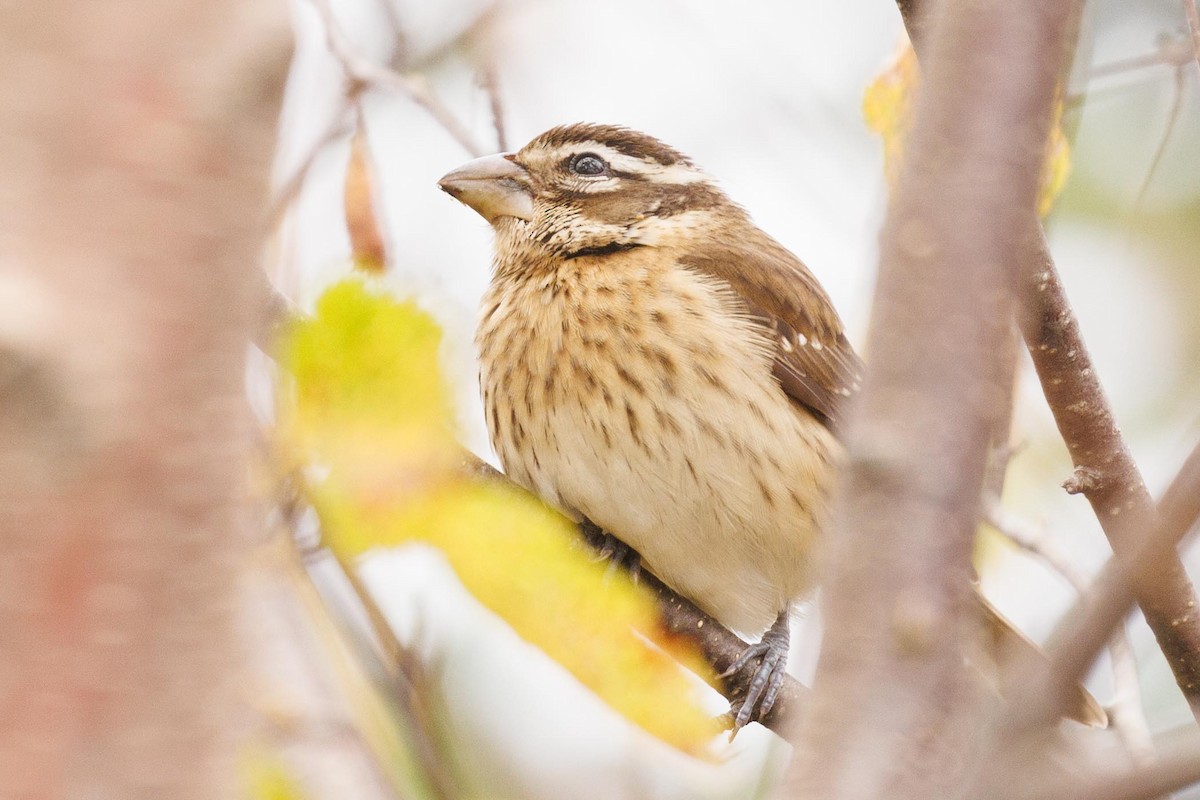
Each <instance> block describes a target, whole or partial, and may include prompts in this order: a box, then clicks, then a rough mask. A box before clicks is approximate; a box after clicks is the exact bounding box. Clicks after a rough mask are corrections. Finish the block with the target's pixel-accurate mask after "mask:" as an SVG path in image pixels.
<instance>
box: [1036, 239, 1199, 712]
mask: <svg viewBox="0 0 1200 800" xmlns="http://www.w3.org/2000/svg"><path fill="white" fill-rule="evenodd" d="M1031 262H1032V264H1033V265H1034V266H1035V267H1036V268H1035V269H1033V270H1031V276H1030V282H1031V283H1032V284H1033V286H1032V287H1031V288H1032V291H1030V292H1028V293H1027V295H1026V300H1027V303H1028V306H1029V312H1028V313H1027V314H1026V315H1025V319H1024V320H1023V321H1024V326H1023V327H1024V332H1025V342H1026V344H1027V345H1028V348H1029V353H1030V355H1031V356H1032V358H1033V363H1034V367H1035V369H1036V370H1037V373H1038V377H1039V378H1040V379H1041V383H1042V391H1043V392H1044V393H1045V396H1046V401H1047V403H1048V404H1049V406H1050V410H1051V412H1052V413H1053V415H1054V420H1055V422H1056V423H1057V425H1058V429H1059V432H1060V433H1061V434H1062V437H1063V441H1064V442H1065V443H1066V445H1067V449H1068V451H1069V452H1070V454H1071V458H1072V461H1073V462H1074V463H1075V471H1074V473H1073V474H1072V476H1071V477H1070V478H1069V479H1068V480H1067V482H1066V483H1064V488H1066V490H1067V491H1068V492H1070V493H1072V494H1075V493H1080V494H1083V495H1084V496H1085V497H1086V498H1087V499H1088V502H1089V503H1090V504H1091V506H1092V508H1093V510H1094V511H1095V513H1096V517H1097V519H1098V520H1099V522H1100V526H1101V528H1103V530H1104V532H1105V534H1106V535H1107V536H1108V540H1109V542H1110V543H1111V544H1112V548H1113V552H1114V553H1116V555H1117V557H1118V558H1128V557H1131V556H1132V554H1134V553H1136V552H1138V551H1139V547H1141V545H1140V543H1141V542H1142V541H1143V540H1144V539H1145V538H1146V536H1147V535H1148V534H1150V533H1151V531H1153V530H1155V528H1156V527H1157V528H1161V525H1158V524H1157V523H1156V521H1155V516H1156V515H1155V508H1154V503H1153V501H1152V499H1151V497H1150V493H1149V492H1148V491H1147V489H1146V485H1145V482H1144V481H1143V480H1142V475H1141V472H1140V471H1139V470H1138V467H1137V464H1136V463H1134V460H1133V456H1132V455H1131V454H1130V452H1129V448H1128V446H1127V445H1126V444H1125V440H1124V439H1123V438H1122V436H1121V433H1120V429H1119V428H1118V427H1117V424H1116V422H1115V418H1114V415H1113V412H1112V408H1111V406H1110V405H1109V402H1108V398H1107V396H1106V395H1105V393H1104V389H1103V387H1102V386H1101V385H1100V380H1099V378H1098V376H1097V374H1096V370H1095V367H1094V366H1093V364H1092V361H1091V357H1090V356H1089V354H1088V350H1087V346H1086V345H1085V344H1084V341H1083V337H1082V335H1081V334H1080V331H1079V324H1078V322H1077V320H1076V318H1075V314H1074V311H1073V310H1072V309H1071V306H1070V303H1069V302H1068V300H1067V296H1066V292H1065V290H1064V289H1063V286H1062V281H1061V280H1060V279H1059V277H1058V273H1057V271H1056V270H1055V268H1054V264H1053V261H1052V260H1051V257H1050V254H1049V251H1048V250H1047V249H1046V245H1045V239H1044V237H1042V238H1040V239H1039V247H1038V248H1037V250H1036V251H1034V252H1033V253H1031ZM1183 532H1184V531H1178V534H1179V535H1182V534H1183ZM1154 538H1155V537H1154V536H1151V539H1154ZM1143 549H1144V548H1143ZM1159 555H1160V556H1161V558H1160V559H1159V560H1158V561H1157V563H1158V566H1159V569H1160V571H1159V572H1157V573H1155V574H1153V575H1148V574H1147V575H1143V573H1142V571H1141V570H1140V569H1131V570H1129V571H1128V574H1129V575H1132V576H1134V577H1135V578H1136V579H1137V581H1138V583H1137V584H1136V585H1135V589H1136V592H1137V598H1138V605H1139V606H1141V609H1142V613H1143V615H1144V616H1145V618H1146V622H1147V624H1148V625H1149V626H1150V628H1151V630H1152V631H1154V636H1155V638H1156V639H1157V640H1158V644H1159V647H1160V648H1162V651H1163V654H1164V655H1165V656H1166V657H1167V662H1168V663H1169V664H1170V665H1171V669H1172V671H1173V672H1174V674H1175V680H1176V683H1178V685H1179V687H1180V690H1181V691H1182V692H1183V694H1184V696H1185V697H1186V698H1187V700H1188V703H1189V705H1190V706H1191V707H1192V712H1193V714H1195V715H1200V615H1197V614H1196V613H1195V609H1196V607H1197V602H1198V601H1197V598H1196V592H1195V589H1194V588H1193V587H1192V583H1191V581H1190V580H1189V578H1188V575H1187V572H1186V571H1185V570H1184V567H1183V563H1182V562H1181V561H1180V559H1179V556H1178V555H1177V554H1175V553H1174V552H1173V551H1170V552H1164V553H1161V554H1159ZM1121 616H1122V615H1121V614H1117V615H1116V616H1115V617H1112V619H1111V623H1112V624H1115V623H1116V622H1117V620H1119V619H1120V617H1121ZM1092 652H1093V655H1094V653H1095V651H1094V650H1093V651H1092ZM1088 663H1090V661H1089V662H1088ZM1084 667H1086V664H1085V665H1084ZM1081 671H1082V669H1080V670H1077V671H1076V672H1075V673H1074V674H1073V677H1074V676H1077V675H1078V674H1079V673H1080V672H1081Z"/></svg>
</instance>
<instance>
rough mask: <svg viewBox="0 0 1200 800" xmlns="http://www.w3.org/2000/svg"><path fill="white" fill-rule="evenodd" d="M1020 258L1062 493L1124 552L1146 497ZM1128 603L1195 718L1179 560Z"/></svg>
mask: <svg viewBox="0 0 1200 800" xmlns="http://www.w3.org/2000/svg"><path fill="white" fill-rule="evenodd" d="M897 5H898V6H899V8H900V11H901V14H902V15H903V16H904V23H905V26H906V27H907V28H908V30H909V36H910V38H911V39H912V41H913V46H914V47H915V48H916V49H917V53H918V55H920V54H921V52H922V46H923V44H922V42H921V41H920V40H921V38H922V36H923V31H924V27H923V23H922V21H921V16H922V9H921V3H920V2H919V0H902V1H901V2H898V3H897ZM1033 220H1034V217H1033V216H1032V215H1031V216H1030V221H1029V223H1028V224H1029V225H1030V226H1031V227H1034V226H1035V225H1036V223H1035V222H1033ZM1027 252H1028V268H1027V270H1026V274H1027V276H1028V277H1027V278H1026V281H1027V283H1028V285H1029V286H1028V289H1027V291H1025V292H1024V293H1023V300H1024V302H1025V303H1026V305H1027V308H1026V309H1025V311H1024V313H1023V314H1022V316H1021V321H1022V330H1023V332H1024V335H1025V343H1026V345H1027V346H1028V349H1029V353H1030V356H1031V357H1032V358H1033V363H1034V367H1035V369H1036V370H1037V374H1038V378H1039V379H1040V381H1041V384H1042V390H1043V392H1044V393H1045V396H1046V401H1047V403H1048V404H1049V406H1050V410H1051V412H1052V413H1053V414H1054V419H1055V423H1056V424H1057V425H1058V429H1059V432H1060V434H1061V435H1062V437H1063V441H1064V442H1066V445H1067V449H1068V451H1069V452H1070V455H1071V459H1072V461H1073V462H1074V464H1075V472H1074V473H1073V475H1072V476H1071V478H1069V479H1068V481H1067V483H1066V484H1064V488H1066V489H1067V491H1068V492H1072V493H1082V494H1083V495H1084V496H1085V497H1086V498H1087V499H1088V502H1089V503H1090V504H1091V505H1092V508H1093V509H1094V510H1095V513H1096V517H1097V519H1098V520H1099V521H1100V525H1101V527H1102V528H1103V530H1104V532H1105V534H1106V535H1107V536H1108V539H1109V542H1110V543H1111V544H1112V547H1113V551H1114V552H1116V553H1117V554H1128V553H1130V552H1131V551H1132V550H1133V549H1135V548H1136V546H1137V541H1138V539H1139V538H1141V537H1144V536H1146V535H1147V534H1148V533H1149V532H1150V531H1152V530H1153V529H1154V527H1155V522H1154V505H1153V502H1152V501H1151V498H1150V493H1149V492H1148V491H1147V489H1146V486H1145V482H1144V481H1143V479H1142V476H1141V473H1140V471H1139V470H1138V468H1137V465H1136V464H1135V463H1134V461H1133V457H1132V455H1131V454H1130V452H1129V449H1128V447H1127V446H1126V445H1125V442H1124V439H1123V438H1122V437H1121V433H1120V430H1119V428H1118V427H1117V425H1116V422H1115V418H1114V416H1113V412H1112V408H1111V406H1110V404H1109V402H1108V398H1107V397H1106V395H1105V393H1104V389H1103V387H1102V386H1101V385H1100V380H1099V376H1098V375H1097V373H1096V370H1095V367H1094V365H1093V364H1092V361H1091V358H1090V356H1089V355H1088V350H1087V346H1086V345H1085V344H1084V340H1083V336H1082V334H1081V333H1080V331H1079V324H1078V321H1077V320H1076V318H1075V314H1074V311H1073V310H1072V309H1071V306H1070V303H1069V301H1068V300H1067V296H1066V292H1065V290H1064V288H1063V285H1062V281H1061V279H1060V278H1059V276H1058V272H1057V270H1056V269H1055V267H1054V262H1053V260H1052V258H1051V256H1050V253H1049V250H1048V249H1047V247H1046V243H1045V238H1044V236H1041V235H1039V236H1038V238H1037V240H1036V242H1035V245H1034V246H1033V247H1032V248H1030V249H1029V250H1028V251H1027ZM1137 596H1138V605H1139V606H1140V607H1141V609H1142V613H1143V615H1144V616H1145V618H1146V622H1147V624H1148V625H1149V626H1150V628H1151V630H1152V631H1153V632H1154V636H1155V639H1156V640H1157V641H1158V644H1159V647H1160V648H1162V651H1163V654H1164V655H1165V656H1166V657H1167V661H1168V663H1169V664H1170V665H1171V670H1172V672H1173V673H1174V675H1175V680H1176V683H1178V685H1179V687H1180V690H1181V691H1182V692H1183V694H1184V697H1186V698H1187V700H1188V703H1189V705H1190V706H1191V707H1192V713H1193V714H1194V715H1197V717H1198V718H1200V615H1197V614H1195V613H1194V609H1195V608H1196V607H1197V597H1196V591H1195V589H1194V588H1193V586H1192V584H1191V581H1190V580H1189V579H1188V576H1187V573H1186V572H1185V570H1184V568H1183V563H1182V562H1181V561H1180V560H1179V558H1178V556H1174V555H1169V556H1168V557H1167V558H1166V559H1165V561H1164V562H1163V563H1162V572H1161V574H1159V575H1155V576H1147V578H1146V579H1145V580H1144V581H1143V583H1142V584H1140V585H1139V586H1138V587H1137ZM1114 622H1115V620H1114ZM1093 652H1095V651H1093ZM1076 674H1077V673H1076ZM1073 679H1074V677H1072V680H1073Z"/></svg>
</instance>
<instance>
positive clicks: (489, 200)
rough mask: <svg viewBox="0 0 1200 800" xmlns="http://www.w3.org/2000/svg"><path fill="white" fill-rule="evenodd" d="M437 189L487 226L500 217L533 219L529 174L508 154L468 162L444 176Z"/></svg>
mask: <svg viewBox="0 0 1200 800" xmlns="http://www.w3.org/2000/svg"><path fill="white" fill-rule="evenodd" d="M438 186H440V187H441V188H442V191H443V192H446V193H447V194H449V195H450V196H451V197H453V198H454V199H456V200H459V201H461V202H463V203H466V204H467V205H469V206H470V207H471V208H473V209H475V210H476V211H477V212H479V214H480V216H482V217H483V218H484V219H486V220H487V221H488V222H492V223H494V222H495V221H496V220H497V219H499V218H500V217H516V218H517V219H524V220H531V219H533V195H532V194H531V192H530V188H529V173H528V172H526V171H525V168H524V167H522V166H521V165H520V164H517V163H516V162H514V161H513V160H512V158H511V156H509V155H508V154H507V153H501V154H499V155H494V156H484V157H483V158H477V159H475V160H474V161H468V162H467V163H466V164H463V165H462V166H461V167H459V168H458V169H456V170H454V171H453V172H448V173H446V174H445V175H443V176H442V179H441V180H440V181H438Z"/></svg>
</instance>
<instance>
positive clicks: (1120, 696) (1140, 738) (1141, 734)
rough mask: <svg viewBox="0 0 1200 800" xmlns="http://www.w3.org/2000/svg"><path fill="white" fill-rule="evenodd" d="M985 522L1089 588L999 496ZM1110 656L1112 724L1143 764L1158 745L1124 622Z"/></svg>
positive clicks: (1076, 585) (989, 501)
mask: <svg viewBox="0 0 1200 800" xmlns="http://www.w3.org/2000/svg"><path fill="white" fill-rule="evenodd" d="M983 519H984V521H985V522H986V523H987V524H988V525H990V526H991V527H992V528H994V529H995V530H996V531H997V532H998V533H1000V534H1001V535H1002V536H1004V537H1005V538H1006V539H1008V540H1009V541H1010V542H1012V543H1013V544H1015V545H1016V546H1017V547H1019V548H1020V549H1021V550H1022V551H1024V552H1026V553H1028V554H1029V555H1031V556H1032V557H1034V558H1036V559H1038V560H1039V561H1041V562H1042V563H1043V564H1045V565H1046V566H1047V567H1048V568H1049V569H1050V570H1051V571H1052V572H1054V573H1055V574H1057V575H1058V576H1059V577H1061V578H1062V579H1063V580H1064V581H1066V582H1067V583H1068V584H1069V585H1070V586H1071V588H1072V589H1074V590H1075V592H1076V595H1077V596H1078V597H1082V596H1083V595H1084V594H1086V593H1087V591H1088V586H1089V580H1088V578H1087V577H1086V576H1085V575H1084V574H1083V573H1082V572H1081V571H1080V570H1079V568H1077V567H1076V566H1075V565H1074V564H1072V563H1071V561H1070V559H1069V558H1068V557H1067V555H1066V554H1065V553H1063V552H1061V551H1060V550H1059V549H1058V548H1057V547H1055V546H1054V544H1053V543H1052V542H1050V541H1048V540H1047V539H1046V536H1045V532H1044V531H1041V530H1039V529H1038V526H1035V525H1032V524H1030V523H1029V522H1027V521H1026V520H1023V519H1020V518H1019V517H1017V516H1015V515H1014V514H1011V513H1009V512H1008V511H1007V510H1005V509H1004V507H1003V506H1001V505H1000V501H999V499H997V498H996V497H994V496H993V497H990V498H986V499H985V500H984V510H983ZM1108 651H1109V659H1110V660H1111V662H1112V681H1113V693H1114V695H1115V700H1114V701H1113V703H1112V704H1111V705H1110V706H1109V709H1108V710H1109V712H1110V713H1109V720H1110V727H1113V728H1115V729H1116V730H1117V734H1118V735H1119V736H1120V737H1121V741H1122V742H1124V744H1125V747H1126V749H1127V750H1128V751H1129V753H1130V755H1131V756H1132V757H1133V759H1134V760H1135V761H1136V762H1138V763H1142V762H1145V761H1147V760H1152V759H1153V755H1154V746H1153V742H1152V741H1151V738H1150V728H1149V726H1148V725H1147V723H1146V712H1145V707H1144V703H1143V702H1142V689H1141V686H1140V684H1139V682H1138V674H1137V662H1136V661H1135V660H1134V657H1133V649H1132V647H1131V645H1130V643H1129V637H1128V635H1127V634H1126V632H1125V627H1124V626H1123V625H1117V626H1116V627H1115V628H1114V630H1113V632H1112V636H1111V638H1110V639H1109V642H1108Z"/></svg>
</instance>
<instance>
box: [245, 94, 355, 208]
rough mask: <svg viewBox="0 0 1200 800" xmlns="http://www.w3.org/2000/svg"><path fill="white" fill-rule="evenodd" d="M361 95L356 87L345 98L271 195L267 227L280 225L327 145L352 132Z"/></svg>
mask: <svg viewBox="0 0 1200 800" xmlns="http://www.w3.org/2000/svg"><path fill="white" fill-rule="evenodd" d="M352 89H353V87H352ZM357 95H358V91H357V90H352V91H351V92H349V93H348V94H347V95H346V96H345V97H343V98H342V104H341V106H340V107H339V108H338V111H337V113H336V114H334V115H333V118H332V119H331V120H330V121H329V125H327V126H326V128H325V131H324V132H323V133H322V134H321V135H320V136H319V137H317V139H316V140H315V141H314V142H313V143H312V146H311V147H309V149H308V152H307V153H306V154H305V156H304V158H302V159H301V160H300V163H299V164H298V165H297V166H296V169H295V170H294V171H293V172H292V174H291V175H289V176H288V177H287V178H286V179H285V180H284V182H283V183H282V184H280V186H279V188H278V189H277V190H276V191H275V196H274V197H272V198H271V203H270V205H269V206H268V208H267V214H266V222H265V226H264V227H266V229H267V230H269V231H271V230H274V229H275V228H276V227H277V226H278V225H279V223H280V221H281V220H282V219H283V215H284V214H286V213H287V210H288V209H289V208H290V207H291V205H292V203H294V202H295V201H296V198H297V197H298V196H299V195H300V190H301V189H303V188H304V182H305V180H306V179H307V178H308V174H309V173H310V172H312V168H313V164H315V163H316V162H317V159H318V158H320V157H321V154H322V153H324V152H325V149H326V148H328V147H329V146H330V145H332V144H333V143H334V142H336V141H337V140H338V139H341V138H342V137H343V136H346V135H347V134H349V133H350V130H351V122H352V117H351V115H350V114H351V112H352V111H353V110H354V107H355V100H356V99H357Z"/></svg>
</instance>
